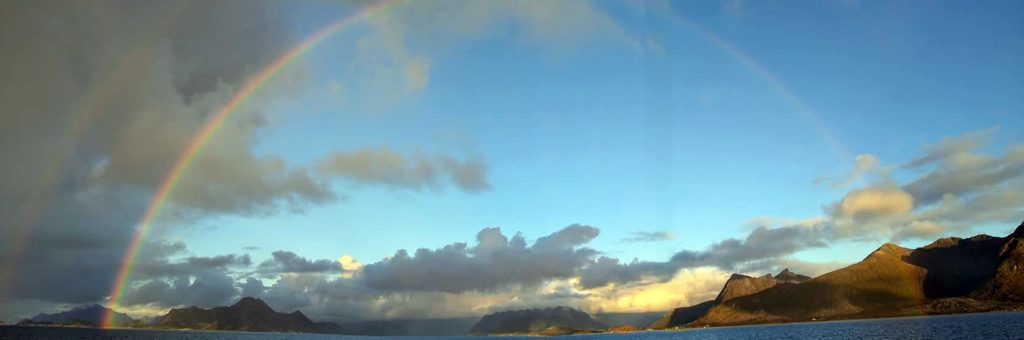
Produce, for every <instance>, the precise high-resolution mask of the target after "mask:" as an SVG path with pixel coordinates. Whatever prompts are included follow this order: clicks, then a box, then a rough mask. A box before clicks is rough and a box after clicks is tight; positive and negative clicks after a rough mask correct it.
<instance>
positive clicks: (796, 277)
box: [775, 268, 811, 283]
mask: <svg viewBox="0 0 1024 340" xmlns="http://www.w3.org/2000/svg"><path fill="white" fill-rule="evenodd" d="M810 280H811V277H810V276H807V275H800V274H796V273H793V272H791V271H789V268H786V269H783V270H782V272H780V273H778V274H775V282H777V283H803V282H807V281H810Z"/></svg>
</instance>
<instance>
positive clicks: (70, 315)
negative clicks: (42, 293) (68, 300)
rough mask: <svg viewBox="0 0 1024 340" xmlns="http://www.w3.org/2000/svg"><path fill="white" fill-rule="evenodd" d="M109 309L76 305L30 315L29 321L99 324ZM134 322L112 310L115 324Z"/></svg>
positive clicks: (126, 315)
mask: <svg viewBox="0 0 1024 340" xmlns="http://www.w3.org/2000/svg"><path fill="white" fill-rule="evenodd" d="M109 310H110V309H109V308H106V307H103V306H100V305H92V306H85V307H78V308H74V309H71V310H69V311H64V312H60V313H54V314H39V315H36V316H34V317H32V319H29V321H30V322H31V323H53V324H64V325H71V324H76V325H86V326H99V325H100V324H101V323H103V315H105V314H106V313H107V311H109ZM136 322H137V321H136V320H135V319H132V318H131V317H130V316H128V314H124V313H117V312H114V324H116V325H130V324H135V323H136Z"/></svg>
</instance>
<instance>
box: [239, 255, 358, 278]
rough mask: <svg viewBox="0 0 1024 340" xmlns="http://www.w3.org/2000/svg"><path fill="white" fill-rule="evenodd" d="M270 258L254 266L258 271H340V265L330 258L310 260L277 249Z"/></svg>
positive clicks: (273, 272) (267, 272) (275, 272)
mask: <svg viewBox="0 0 1024 340" xmlns="http://www.w3.org/2000/svg"><path fill="white" fill-rule="evenodd" d="M271 255H272V256H273V258H272V259H270V260H266V261H263V262H262V263H260V265H259V266H258V267H257V268H256V270H257V271H259V272H260V273H265V274H279V273H326V272H338V271H341V265H339V264H338V262H336V261H331V260H323V259H321V260H310V259H307V258H305V257H300V256H299V255H296V254H295V253H293V252H290V251H283V250H278V251H275V252H273V253H272V254H271Z"/></svg>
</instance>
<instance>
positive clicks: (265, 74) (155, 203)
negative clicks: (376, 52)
mask: <svg viewBox="0 0 1024 340" xmlns="http://www.w3.org/2000/svg"><path fill="white" fill-rule="evenodd" d="M398 2H399V1H398V0H384V1H379V2H376V3H374V4H372V5H369V6H367V7H365V8H364V9H362V10H361V11H360V12H358V13H356V14H354V15H351V16H347V17H343V18H341V19H338V20H337V21H334V22H333V23H331V24H330V25H328V26H327V27H324V28H323V29H321V30H320V31H318V32H317V33H315V34H313V35H312V36H310V37H309V38H306V40H304V41H302V42H301V43H299V44H298V45H296V46H294V47H292V48H291V49H290V50H288V51H287V52H285V53H284V54H281V55H280V56H278V57H277V59H274V61H273V62H272V63H270V64H269V65H267V66H266V67H265V68H263V69H262V70H261V71H260V72H259V73H257V74H256V75H254V76H252V77H250V78H249V79H248V80H247V81H246V82H245V84H244V85H243V86H242V88H241V89H240V90H239V91H238V92H236V93H235V95H234V96H233V97H231V99H230V100H228V102H227V103H225V104H224V105H223V106H221V107H220V108H219V109H218V110H217V111H216V112H215V113H214V114H213V115H212V116H211V117H210V118H209V119H208V120H207V121H206V123H205V124H204V125H203V126H202V127H201V128H200V129H199V131H198V132H196V134H195V136H194V137H193V138H192V140H191V142H189V144H188V146H187V147H186V148H185V149H184V150H183V151H182V152H181V154H180V155H179V156H178V159H177V161H175V163H174V165H173V166H172V167H171V170H170V171H169V172H168V174H167V176H166V177H165V178H164V180H163V182H162V183H161V184H160V187H159V188H158V189H157V191H156V194H154V195H153V198H152V199H151V200H150V203H149V206H148V207H147V208H146V211H145V213H144V214H143V215H142V218H141V220H140V221H139V224H138V226H137V227H136V229H135V234H134V235H133V236H132V239H131V241H130V243H129V244H128V249H127V250H126V251H125V254H124V258H123V259H122V260H121V267H120V268H119V269H118V272H117V277H116V278H115V279H114V285H113V287H111V289H110V294H109V296H108V304H109V306H108V307H109V308H110V309H108V310H107V312H106V314H105V315H104V316H103V323H102V325H101V326H102V327H103V328H111V327H114V326H115V325H114V314H113V308H115V307H117V306H119V305H120V304H121V298H122V296H123V295H124V290H125V288H126V284H127V283H128V278H129V277H130V276H131V273H132V266H133V265H134V263H135V257H136V256H137V255H138V253H139V249H140V248H141V247H142V241H143V240H145V238H146V234H147V233H148V231H149V227H150V226H151V225H152V224H153V221H154V220H155V219H156V218H157V217H158V216H159V215H160V211H161V209H162V208H163V206H164V205H165V204H166V202H167V198H168V197H169V196H170V194H171V192H173V191H174V188H175V187H176V186H177V184H178V182H179V180H180V179H181V176H182V175H183V174H184V173H185V171H187V170H188V168H189V166H190V165H192V163H193V162H194V161H195V159H196V158H197V156H198V155H199V154H200V153H201V152H202V151H203V148H204V147H205V146H206V145H207V144H208V143H209V141H210V138H211V137H212V136H213V134H214V133H216V132H217V130H219V129H220V127H221V126H223V125H224V122H225V121H227V119H228V118H229V117H230V116H231V114H232V113H234V112H235V111H237V110H238V109H239V108H240V107H241V106H242V104H244V103H245V102H246V101H247V100H249V99H250V98H252V96H253V94H255V93H256V92H257V91H259V90H260V89H261V88H262V87H263V86H264V85H266V84H267V82H268V81H269V80H271V79H272V78H273V77H274V76H275V75H277V74H278V73H280V72H281V70H282V69H284V68H285V67H286V66H288V65H290V64H291V63H292V62H294V61H295V60H296V59H298V58H299V57H300V56H302V55H303V54H305V53H306V52H308V51H310V50H311V49H313V48H315V47H316V46H318V45H320V43H322V42H324V40H327V38H329V37H331V36H332V35H334V34H335V33H338V32H340V31H342V30H343V29H345V28H348V27H352V25H354V24H355V23H358V22H360V20H361V19H364V18H367V17H369V16H372V15H374V14H377V13H380V12H382V11H384V10H385V9H387V8H390V7H392V6H393V5H395V4H397V3H398Z"/></svg>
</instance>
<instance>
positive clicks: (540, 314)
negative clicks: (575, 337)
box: [469, 307, 608, 335]
mask: <svg viewBox="0 0 1024 340" xmlns="http://www.w3.org/2000/svg"><path fill="white" fill-rule="evenodd" d="M606 328H608V327H607V326H605V325H604V324H601V323H600V322H597V321H594V319H593V318H591V317H590V315H588V314H587V313H584V312H581V311H578V310H575V309H572V308H569V307H554V308H544V309H525V310H515V311H505V312H498V313H493V314H488V315H485V316H484V317H483V318H481V319H480V321H479V322H477V323H476V325H473V328H472V329H470V331H469V332H470V334H478V335H487V334H508V333H531V334H542V335H562V334H572V333H575V332H578V331H600V330H604V329H606Z"/></svg>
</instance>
